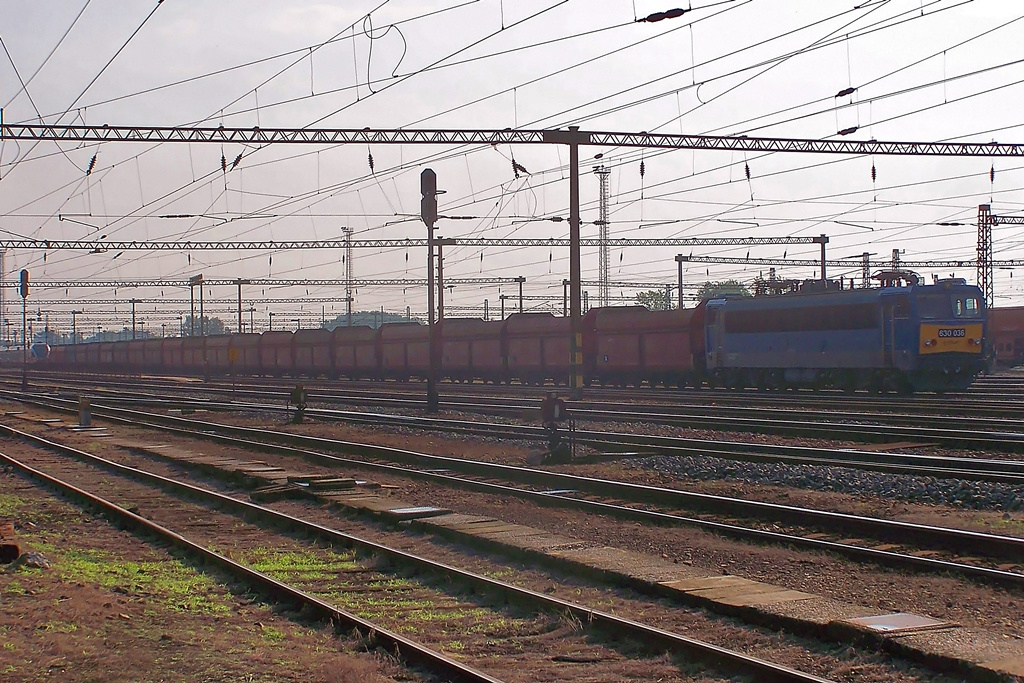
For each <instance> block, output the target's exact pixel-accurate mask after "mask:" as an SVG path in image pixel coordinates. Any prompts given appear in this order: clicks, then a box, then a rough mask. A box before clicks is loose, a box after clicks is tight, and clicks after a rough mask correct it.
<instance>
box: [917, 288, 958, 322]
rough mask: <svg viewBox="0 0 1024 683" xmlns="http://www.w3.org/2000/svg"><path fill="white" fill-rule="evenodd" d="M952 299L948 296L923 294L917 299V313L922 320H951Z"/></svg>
mask: <svg viewBox="0 0 1024 683" xmlns="http://www.w3.org/2000/svg"><path fill="white" fill-rule="evenodd" d="M949 299H950V297H949V295H948V294H921V295H918V297H917V313H918V315H919V316H921V319H922V320H936V319H942V318H949V317H950V315H951V314H952V310H950V300H949Z"/></svg>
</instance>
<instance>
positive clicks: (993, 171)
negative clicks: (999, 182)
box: [988, 164, 996, 183]
mask: <svg viewBox="0 0 1024 683" xmlns="http://www.w3.org/2000/svg"><path fill="white" fill-rule="evenodd" d="M988 181H989V182H990V183H994V182H995V181H996V165H995V164H992V168H990V169H989V170H988Z"/></svg>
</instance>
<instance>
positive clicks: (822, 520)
mask: <svg viewBox="0 0 1024 683" xmlns="http://www.w3.org/2000/svg"><path fill="white" fill-rule="evenodd" d="M22 400H26V401H27V402H30V403H32V402H38V404H40V405H44V406H46V407H52V406H53V405H58V403H56V402H60V403H64V404H71V403H72V402H70V401H65V400H63V399H49V400H50V401H54V402H55V403H50V404H47V403H45V402H44V400H43V399H28V398H27V397H25V398H23V399H22ZM69 409H70V408H67V407H65V408H64V410H69ZM92 409H93V414H94V415H97V416H99V415H102V416H104V417H106V418H107V419H115V420H116V419H120V420H125V421H130V422H132V423H136V424H141V425H143V426H148V427H153V428H158V429H167V428H168V425H170V426H171V427H180V426H182V425H184V426H186V427H191V428H193V429H197V430H199V431H191V430H189V431H188V434H187V435H188V436H190V437H192V438H197V437H198V438H206V439H214V440H222V439H224V440H229V441H228V442H230V439H231V438H233V437H237V436H241V437H245V438H247V439H248V441H247V443H246V445H247V446H251V447H260V446H261V445H262V447H268V446H273V447H279V446H280V445H281V444H285V445H288V444H298V445H302V446H306V447H316V448H320V449H322V450H326V451H341V452H347V453H351V454H358V455H361V456H364V457H375V458H380V459H381V460H385V461H390V462H400V463H404V464H407V465H414V466H416V467H419V468H421V469H428V470H429V469H434V470H438V469H441V470H451V471H454V472H461V473H463V474H471V475H474V476H481V477H489V478H492V479H498V480H506V481H515V482H518V483H521V484H529V485H534V486H538V487H542V488H543V489H546V490H564V489H570V490H573V491H578V492H581V493H584V494H593V495H600V496H607V497H610V498H615V499H618V500H626V501H630V502H634V503H641V504H660V505H667V506H672V507H676V508H697V509H705V510H710V511H712V512H716V513H724V514H736V515H742V516H746V517H753V518H755V519H762V520H764V519H777V520H780V521H784V522H788V523H795V524H802V525H822V526H823V527H824V528H831V529H834V528H839V529H842V530H843V531H844V532H853V533H869V534H873V535H874V537H875V538H879V539H883V540H894V541H899V542H905V541H906V539H908V538H912V539H914V542H915V543H921V544H930V545H931V547H933V548H936V549H940V550H947V551H948V550H951V549H957V550H961V551H968V552H974V553H980V554H982V555H985V556H987V557H995V558H998V559H1006V560H1009V561H1014V562H1016V561H1018V560H1019V558H1020V557H1021V556H1022V555H1024V538H1016V537H1012V536H1002V535H996V534H986V533H981V532H976V531H968V530H962V529H951V528H947V527H936V526H931V525H924V524H916V523H912V522H902V521H897V520H886V519H881V518H877V517H866V516H862V515H853V514H847V513H840V512H831V511H826V510H814V509H809V508H800V507H796V506H789V505H779V504H777V503H767V502H763V501H751V500H744V499H738V498H730V497H726V496H715V495H711V494H705V493H696V492H692V491H684V490H681V489H671V488H665V487H657V486H650V485H644V484H635V483H631V482H619V481H612V480H607V479H596V478H590V477H582V476H578V475H573V474H567V473H562V472H552V471H546V470H539V469H534V468H527V467H515V466H511V465H502V464H495V463H486V462H481V461H475V460H466V459H461V458H451V457H446V456H439V455H431V454H426V453H418V452H414V451H408V450H404V449H396V448H389V447H384V446H378V445H372V444H363V443H355V442H349V441H340V440H334V439H326V438H321V437H313V436H303V435H296V434H286V433H282V432H277V431H273V430H263V429H254V428H251V427H238V426H233V425H222V424H217V423H212V422H204V421H199V420H189V419H186V418H180V417H174V416H166V415H156V414H153V413H140V412H137V411H130V410H124V409H119V408H111V407H105V406H101V405H93V407H92Z"/></svg>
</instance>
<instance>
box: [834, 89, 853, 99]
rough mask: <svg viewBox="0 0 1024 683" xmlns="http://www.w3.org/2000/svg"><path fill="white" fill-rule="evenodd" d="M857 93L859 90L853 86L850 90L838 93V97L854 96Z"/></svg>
mask: <svg viewBox="0 0 1024 683" xmlns="http://www.w3.org/2000/svg"><path fill="white" fill-rule="evenodd" d="M855 92H857V89H856V88H854V87H853V86H850V87H849V88H843V89H842V90H840V91H839V92H837V93H836V97H837V98H839V97H846V96H847V95H852V94H853V93H855Z"/></svg>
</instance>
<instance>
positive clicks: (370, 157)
mask: <svg viewBox="0 0 1024 683" xmlns="http://www.w3.org/2000/svg"><path fill="white" fill-rule="evenodd" d="M366 161H367V162H368V163H369V164H370V173H373V172H374V170H373V152H367V153H366Z"/></svg>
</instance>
